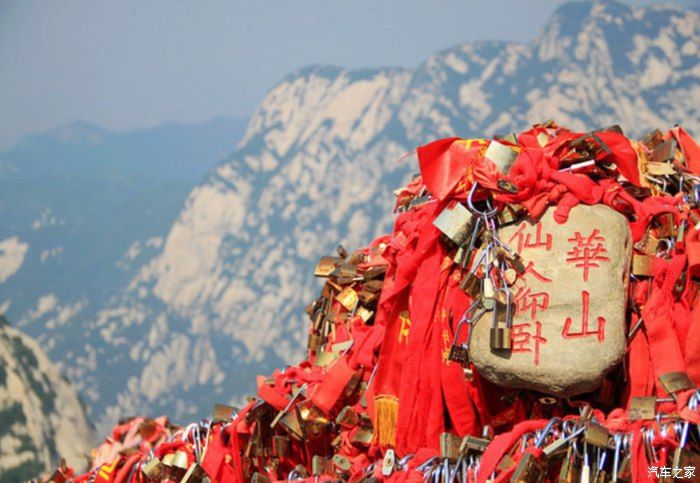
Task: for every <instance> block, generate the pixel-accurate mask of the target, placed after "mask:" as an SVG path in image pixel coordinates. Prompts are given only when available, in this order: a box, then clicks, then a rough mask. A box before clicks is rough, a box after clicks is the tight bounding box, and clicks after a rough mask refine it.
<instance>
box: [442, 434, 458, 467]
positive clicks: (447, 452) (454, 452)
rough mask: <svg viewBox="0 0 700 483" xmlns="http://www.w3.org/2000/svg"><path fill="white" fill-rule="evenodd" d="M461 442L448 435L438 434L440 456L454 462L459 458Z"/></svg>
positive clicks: (455, 437)
mask: <svg viewBox="0 0 700 483" xmlns="http://www.w3.org/2000/svg"><path fill="white" fill-rule="evenodd" d="M461 443H462V440H461V439H460V438H459V437H458V436H455V435H454V434H450V433H442V434H440V456H441V457H443V458H447V459H449V460H450V461H456V460H457V458H459V448H460V445H461Z"/></svg>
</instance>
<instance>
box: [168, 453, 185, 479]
mask: <svg viewBox="0 0 700 483" xmlns="http://www.w3.org/2000/svg"><path fill="white" fill-rule="evenodd" d="M188 468H189V465H188V464H187V453H186V452H185V451H182V450H180V451H176V452H175V454H174V455H173V460H172V463H171V464H170V472H171V474H172V475H173V476H175V477H177V479H182V477H183V476H184V474H185V472H186V471H187V469H188Z"/></svg>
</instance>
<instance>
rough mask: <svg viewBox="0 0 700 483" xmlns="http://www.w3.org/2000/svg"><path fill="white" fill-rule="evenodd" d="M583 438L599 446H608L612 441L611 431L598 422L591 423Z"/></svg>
mask: <svg viewBox="0 0 700 483" xmlns="http://www.w3.org/2000/svg"><path fill="white" fill-rule="evenodd" d="M583 440H584V441H585V442H586V443H588V444H590V445H593V446H597V447H598V448H607V447H608V445H609V442H610V433H609V432H608V430H607V429H605V428H604V427H603V426H601V425H600V424H597V423H589V424H588V426H587V427H586V430H585V431H584V433H583Z"/></svg>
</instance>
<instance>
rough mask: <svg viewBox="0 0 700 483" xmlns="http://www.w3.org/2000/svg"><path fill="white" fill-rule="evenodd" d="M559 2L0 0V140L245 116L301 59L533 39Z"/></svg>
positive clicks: (420, 54) (370, 63)
mask: <svg viewBox="0 0 700 483" xmlns="http://www.w3.org/2000/svg"><path fill="white" fill-rule="evenodd" d="M563 1H564V0H463V1H455V0H424V1H416V0H353V1H350V0H334V1H330V0H257V1H254V0H253V1H240V0H229V1H207V2H194V1H192V2H183V1H145V2H144V1H131V0H129V1H119V2H109V3H108V2H97V1H94V0H91V1H83V0H71V1H63V2H59V1H38V0H36V1H35V0H21V1H20V0H17V1H14V0H0V148H4V147H8V146H9V145H10V144H11V143H13V142H14V141H16V140H17V139H18V138H20V137H21V136H23V135H25V134H27V133H30V132H36V131H40V130H45V129H48V128H51V127H53V126H56V125H59V124H63V123H67V122H71V121H74V120H78V119H81V120H87V121H90V122H95V123H97V124H101V125H103V126H105V127H107V128H110V129H116V130H125V129H133V128H140V127H146V126H153V125H156V124H160V123H162V122H164V121H168V120H174V121H180V122H196V121H201V120H205V119H210V118H212V117H215V116H233V117H243V116H247V115H248V114H250V112H251V111H252V110H253V109H254V107H255V106H256V105H257V103H258V102H259V101H260V99H261V98H262V96H263V95H264V94H265V92H266V91H267V90H268V89H270V88H271V87H272V86H273V85H274V84H275V83H276V82H277V81H279V80H280V79H281V78H283V77H284V76H285V75H286V74H288V73H289V72H291V71H293V70H295V69H297V68H299V67H302V66H305V65H308V64H319V63H321V64H336V65H341V66H347V67H374V66H387V65H392V66H407V67H412V66H415V65H417V64H418V63H420V62H421V61H422V60H423V59H425V58H426V57H427V56H428V55H429V54H430V53H432V52H434V51H437V50H440V49H443V48H446V47H449V46H451V45H454V44H458V43H461V42H466V41H471V40H478V39H487V38H498V39H507V40H515V41H520V42H527V41H529V40H530V39H532V38H533V37H535V36H536V35H537V33H538V31H539V30H540V28H541V27H542V25H543V24H544V23H545V22H546V20H547V18H548V17H549V16H550V15H551V13H552V12H553V11H554V9H556V7H557V5H559V4H561V3H563ZM626 3H630V4H635V5H645V4H649V3H650V2H647V1H632V0H628V1H626ZM674 3H677V4H682V5H694V6H697V5H698V4H699V3H700V0H698V1H696V0H678V1H676V2H674Z"/></svg>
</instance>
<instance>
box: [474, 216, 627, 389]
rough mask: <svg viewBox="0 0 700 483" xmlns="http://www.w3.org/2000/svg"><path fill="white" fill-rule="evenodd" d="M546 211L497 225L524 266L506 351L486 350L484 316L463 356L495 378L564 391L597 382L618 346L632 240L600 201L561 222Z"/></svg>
mask: <svg viewBox="0 0 700 483" xmlns="http://www.w3.org/2000/svg"><path fill="white" fill-rule="evenodd" d="M553 213H554V208H549V209H548V210H547V212H546V213H545V214H544V215H543V216H542V218H541V219H540V220H539V221H537V222H532V221H531V220H526V221H521V222H518V223H516V224H514V225H510V226H506V227H503V228H501V229H500V230H499V236H500V238H501V240H503V241H504V242H506V243H507V244H508V245H510V246H511V247H512V248H513V249H514V250H517V251H518V253H520V255H521V256H522V258H523V262H524V265H525V267H526V270H525V272H524V273H523V274H522V275H520V278H521V279H520V280H519V281H518V282H517V283H516V284H515V285H514V286H513V288H512V294H511V296H512V298H513V300H514V302H515V317H514V319H513V325H512V330H511V335H512V350H510V351H507V350H496V349H491V347H490V344H489V336H490V334H489V331H490V328H491V317H490V316H485V317H482V318H481V319H480V320H479V321H478V322H477V323H476V324H475V326H474V328H473V334H472V337H471V343H470V357H471V360H472V361H473V362H474V365H475V366H476V368H477V369H478V371H479V373H480V374H481V375H482V376H484V377H485V378H486V379H488V380H490V381H491V382H493V383H496V384H498V385H501V386H505V387H511V388H526V389H533V390H536V391H541V392H544V393H548V394H552V395H555V396H559V397H571V396H573V395H576V394H580V393H583V392H587V391H590V390H592V389H594V388H595V387H597V386H598V385H599V384H600V382H601V381H602V379H603V377H604V376H605V374H606V373H607V372H608V371H609V370H610V369H612V368H613V367H614V366H615V364H617V363H618V362H619V361H620V360H621V358H622V357H623V355H624V353H625V346H626V340H625V337H626V333H625V330H626V326H625V306H626V297H627V283H628V274H629V265H630V257H631V253H632V240H631V235H630V230H629V226H628V222H627V220H626V219H625V218H624V217H623V216H622V215H621V214H619V213H617V212H615V211H614V210H612V209H611V208H608V207H606V206H603V205H595V206H584V205H579V206H576V207H574V208H573V209H572V210H571V213H570V215H569V218H568V220H567V222H566V223H564V224H563V225H560V224H557V223H556V222H555V221H554V218H553Z"/></svg>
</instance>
